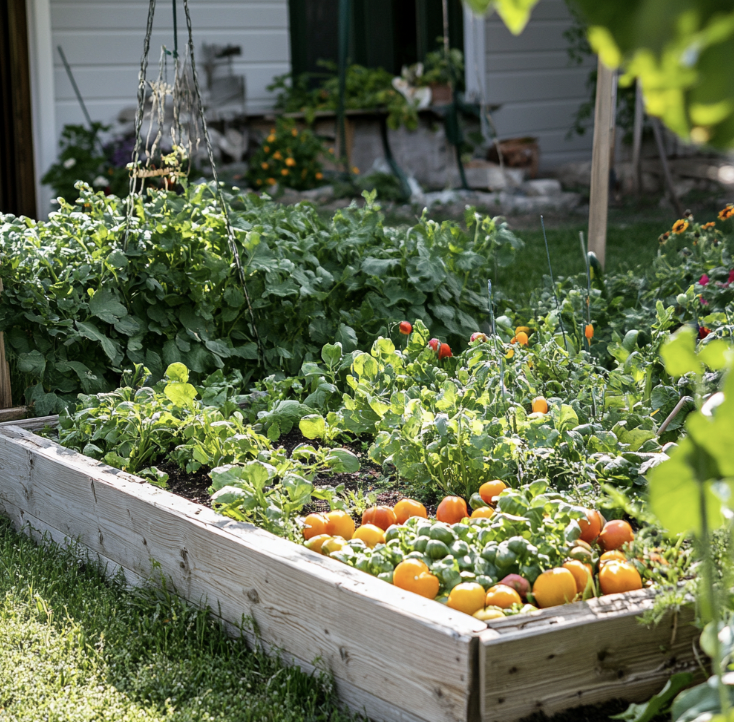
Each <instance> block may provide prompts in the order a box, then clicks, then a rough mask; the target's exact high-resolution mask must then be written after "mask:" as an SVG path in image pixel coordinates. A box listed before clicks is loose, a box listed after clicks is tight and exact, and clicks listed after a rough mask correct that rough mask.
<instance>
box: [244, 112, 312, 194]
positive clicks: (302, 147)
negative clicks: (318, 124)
mask: <svg viewBox="0 0 734 722" xmlns="http://www.w3.org/2000/svg"><path fill="white" fill-rule="evenodd" d="M323 152H324V146H323V145H322V143H321V141H320V140H319V139H318V138H317V137H316V136H315V135H314V134H313V132H312V131H310V130H308V129H305V130H299V129H298V127H297V126H296V123H295V121H294V120H291V119H288V118H278V120H277V121H276V122H275V128H273V129H272V130H271V131H270V135H268V136H267V137H266V138H265V140H264V141H263V143H262V144H261V145H260V147H259V148H258V149H257V151H255V153H254V155H253V156H252V158H250V169H249V171H248V173H247V180H248V183H249V184H250V185H251V186H252V187H253V188H268V187H270V186H274V185H276V184H278V185H281V186H285V187H287V188H295V189H296V190H305V189H307V188H315V187H316V186H317V185H319V183H320V182H321V181H323V178H324V174H323V168H322V166H321V161H320V156H321V154H322V153H323Z"/></svg>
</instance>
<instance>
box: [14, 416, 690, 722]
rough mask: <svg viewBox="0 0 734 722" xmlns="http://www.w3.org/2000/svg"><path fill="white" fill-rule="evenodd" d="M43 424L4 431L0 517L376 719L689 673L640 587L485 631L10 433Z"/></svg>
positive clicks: (505, 721)
mask: <svg viewBox="0 0 734 722" xmlns="http://www.w3.org/2000/svg"><path fill="white" fill-rule="evenodd" d="M51 420H52V419H51ZM43 425H44V424H43V422H40V423H39V421H38V420H28V421H26V422H19V424H14V423H13V422H11V424H3V425H2V426H0V512H4V513H5V514H6V515H7V516H8V517H10V518H11V519H12V520H13V522H14V524H15V526H16V527H17V528H18V529H24V530H25V531H26V532H28V533H31V534H34V535H37V534H39V533H40V534H44V533H45V534H47V535H48V536H49V537H50V538H51V539H53V540H54V541H57V542H60V543H62V544H63V543H66V542H68V541H69V540H70V539H74V540H77V541H78V542H80V544H81V545H83V547H86V548H87V549H88V550H89V551H90V552H91V553H92V554H94V555H98V556H99V558H100V559H101V560H102V561H103V562H106V563H107V564H109V568H110V570H111V571H114V570H117V569H119V568H122V569H123V571H124V573H125V575H126V578H127V580H128V583H130V584H133V585H135V584H142V583H145V582H146V581H148V580H150V579H153V578H155V577H156V575H158V574H161V573H162V574H163V575H165V576H166V577H167V578H168V579H169V580H170V583H172V584H173V586H174V588H175V590H176V592H177V593H178V594H180V595H181V596H182V597H185V598H186V599H188V600H190V601H191V602H192V603H194V604H199V605H208V606H209V608H210V609H211V610H212V613H213V614H216V615H218V616H220V617H221V619H222V621H223V622H225V624H227V625H230V626H233V625H234V626H236V625H240V624H241V623H242V621H243V619H246V620H251V621H250V625H249V628H250V629H256V630H257V638H258V639H259V641H260V643H261V644H263V645H264V646H265V647H266V648H268V649H271V650H277V651H280V652H281V653H282V654H283V656H284V658H285V659H287V660H289V661H291V662H294V663H296V664H299V665H300V666H302V667H303V668H305V669H307V670H311V669H313V668H314V666H315V665H316V666H319V667H321V668H322V669H325V670H327V671H329V672H330V673H331V674H333V676H334V680H335V683H336V688H337V691H338V694H339V696H340V698H341V699H342V700H343V701H344V702H345V703H346V704H347V705H348V706H349V707H351V708H352V709H354V710H355V711H358V712H361V713H364V714H366V715H367V716H369V717H370V718H372V719H375V720H384V721H385V722H417V721H419V720H422V721H424V722H460V721H464V720H466V721H468V722H480V721H481V722H500V721H502V722H512V720H517V719H520V718H522V717H524V716H526V715H528V714H531V713H533V712H536V711H542V712H545V713H546V714H553V713H554V712H557V711H560V710H562V709H564V708H567V707H572V706H576V705H579V704H590V703H596V702H602V701H604V700H608V699H612V698H616V697H621V698H624V699H627V700H630V701H635V700H642V699H645V698H646V697H648V696H649V695H650V694H652V693H654V692H656V691H658V690H659V689H660V688H661V687H662V685H663V684H664V683H665V680H666V679H667V678H668V677H669V675H670V674H671V673H672V672H673V671H677V670H680V669H689V668H693V667H694V665H695V662H694V653H693V643H694V640H695V638H696V637H697V632H696V630H695V628H694V627H693V626H692V625H691V624H690V622H691V620H692V616H693V615H692V612H691V611H690V610H687V611H685V612H684V613H681V614H679V615H677V618H674V616H673V615H672V614H669V615H668V616H667V618H666V619H665V620H664V621H663V622H661V623H660V624H659V625H658V626H657V627H655V628H651V629H649V628H646V627H643V626H641V625H640V624H639V622H638V621H637V619H636V617H637V615H639V614H640V613H641V612H642V611H644V610H645V609H648V608H649V607H650V606H651V605H652V599H653V594H652V593H651V592H649V591H640V592H634V593H631V594H625V595H612V596H608V597H603V598H601V599H594V600H591V601H590V602H583V603H576V604H570V605H565V606H563V607H557V608H554V609H548V610H543V611H540V612H536V613H533V614H530V615H520V616H516V617H510V618H507V619H504V620H499V621H497V622H491V623H490V624H489V626H488V625H486V624H485V623H483V622H479V621H478V620H476V619H473V618H472V617H469V616H466V615H464V614H461V613H458V612H455V611H453V610H451V609H449V608H447V607H445V606H443V605H440V604H437V603H436V602H433V601H431V600H425V599H421V598H420V597H418V596H416V595H413V594H410V593H407V592H403V591H401V590H400V589H397V588H396V587H394V586H392V585H391V584H387V583H385V582H382V581H380V580H378V579H376V578H373V577H371V576H369V575H367V574H364V573H362V572H359V571H357V570H355V569H352V568H351V567H348V566H346V565H344V564H341V563H339V562H337V561H336V560H333V559H329V558H327V557H323V556H321V555H319V554H316V553H314V552H311V551H309V550H307V549H305V548H304V547H301V546H299V545H296V544H293V543H291V542H289V541H287V540H285V539H281V538H279V537H276V536H274V535H272V534H270V533H268V532H266V531H264V530H262V529H259V528H257V527H254V526H252V525H249V524H244V523H240V522H235V521H233V520H231V519H228V518H226V517H222V516H220V515H218V514H215V513H214V512H213V511H211V510H210V509H208V508H206V507H203V506H201V505H199V504H195V503H193V502H190V501H187V500H185V499H182V498H180V497H178V496H175V495H174V494H171V493H169V492H167V491H165V490H162V489H159V488H157V487H155V486H152V485H150V484H148V483H146V482H145V481H144V480H142V479H140V478H139V477H136V476H133V475H131V474H126V473H124V472H121V471H119V470H117V469H113V468H111V467H109V466H106V465H105V464H102V463H100V462H97V461H94V460H92V459H89V458H87V457H85V456H82V455H81V454H78V453H76V452H74V451H71V450H69V449H65V448H63V447H61V446H59V445H58V444H56V443H54V442H52V441H50V440H48V439H45V438H42V437H39V436H37V435H35V434H33V433H32V432H31V431H30V430H29V429H28V428H21V427H22V426H28V427H31V428H39V427H40V426H43ZM246 626H247V625H246ZM245 633H246V634H247V635H248V637H249V638H250V639H251V640H253V641H254V639H255V634H254V633H253V632H252V631H246V632H245Z"/></svg>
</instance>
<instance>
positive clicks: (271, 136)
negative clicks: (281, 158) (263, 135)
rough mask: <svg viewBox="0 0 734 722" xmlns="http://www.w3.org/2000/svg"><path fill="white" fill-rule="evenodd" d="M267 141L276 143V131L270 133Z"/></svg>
mask: <svg viewBox="0 0 734 722" xmlns="http://www.w3.org/2000/svg"><path fill="white" fill-rule="evenodd" d="M267 141H268V143H275V133H271V134H270V135H269V136H268V137H267Z"/></svg>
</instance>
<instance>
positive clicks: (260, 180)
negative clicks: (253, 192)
mask: <svg viewBox="0 0 734 722" xmlns="http://www.w3.org/2000/svg"><path fill="white" fill-rule="evenodd" d="M257 184H258V185H259V186H261V185H262V184H263V182H262V179H261V178H258V179H257Z"/></svg>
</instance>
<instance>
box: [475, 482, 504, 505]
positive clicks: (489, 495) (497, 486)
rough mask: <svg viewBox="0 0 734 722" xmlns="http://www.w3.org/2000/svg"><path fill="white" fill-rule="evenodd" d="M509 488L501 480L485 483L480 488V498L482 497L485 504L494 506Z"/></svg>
mask: <svg viewBox="0 0 734 722" xmlns="http://www.w3.org/2000/svg"><path fill="white" fill-rule="evenodd" d="M506 488H507V484H505V482H504V481H500V479H495V480H494V481H485V482H484V484H482V485H481V486H480V487H479V496H481V497H482V501H483V502H484V503H485V504H494V503H495V502H496V501H497V497H498V496H499V495H500V494H501V493H502V492H503V491H504V490H505V489H506Z"/></svg>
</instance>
